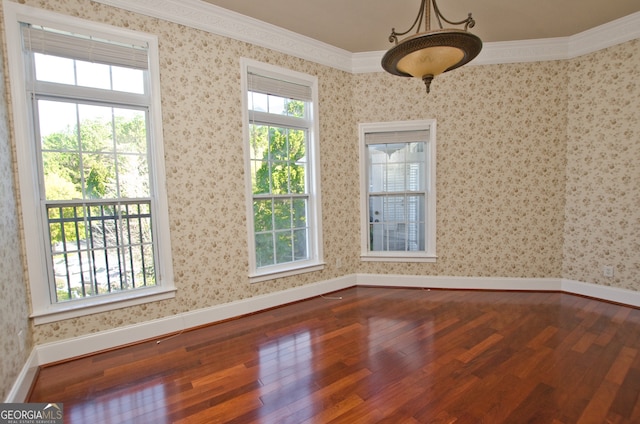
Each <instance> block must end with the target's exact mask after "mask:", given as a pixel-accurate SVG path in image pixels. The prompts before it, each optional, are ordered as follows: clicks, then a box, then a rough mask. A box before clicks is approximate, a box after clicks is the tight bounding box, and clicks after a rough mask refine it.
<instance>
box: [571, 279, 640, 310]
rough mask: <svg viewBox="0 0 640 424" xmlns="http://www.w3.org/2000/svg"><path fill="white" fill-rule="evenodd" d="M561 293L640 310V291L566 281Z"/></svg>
mask: <svg viewBox="0 0 640 424" xmlns="http://www.w3.org/2000/svg"><path fill="white" fill-rule="evenodd" d="M561 291H563V292H565V293H572V294H577V295H581V296H587V297H593V298H595V299H600V300H605V301H607V302H615V303H620V304H622V305H628V306H633V307H636V308H640V292H639V291H633V290H626V289H621V288H618V287H610V286H602V285H600V284H590V283H583V282H581V281H575V280H566V279H563V280H562V282H561Z"/></svg>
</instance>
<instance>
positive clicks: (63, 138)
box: [38, 100, 78, 150]
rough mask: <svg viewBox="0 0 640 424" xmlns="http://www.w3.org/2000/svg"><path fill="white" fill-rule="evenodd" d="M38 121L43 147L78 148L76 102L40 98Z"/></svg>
mask: <svg viewBox="0 0 640 424" xmlns="http://www.w3.org/2000/svg"><path fill="white" fill-rule="evenodd" d="M38 121H39V124H40V137H42V140H41V142H42V148H43V149H52V150H77V149H78V134H77V129H78V117H77V105H76V104H75V103H67V102H54V101H51V100H38Z"/></svg>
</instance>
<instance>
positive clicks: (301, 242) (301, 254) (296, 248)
mask: <svg viewBox="0 0 640 424" xmlns="http://www.w3.org/2000/svg"><path fill="white" fill-rule="evenodd" d="M308 258H309V255H308V247H307V230H306V229H303V230H295V231H294V232H293V260H295V261H298V260H303V259H308Z"/></svg>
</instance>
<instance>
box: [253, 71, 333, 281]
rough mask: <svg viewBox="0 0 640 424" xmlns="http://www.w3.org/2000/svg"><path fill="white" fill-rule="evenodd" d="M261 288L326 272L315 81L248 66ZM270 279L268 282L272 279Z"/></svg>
mask: <svg viewBox="0 0 640 424" xmlns="http://www.w3.org/2000/svg"><path fill="white" fill-rule="evenodd" d="M243 76H244V83H245V84H246V91H245V93H246V98H245V100H246V137H247V164H248V172H247V175H248V177H249V180H248V182H247V186H248V189H249V191H250V198H251V204H250V205H249V207H248V212H249V222H250V223H249V227H250V229H249V238H250V246H251V258H250V263H251V270H250V274H251V276H252V277H253V278H254V280H260V279H265V278H274V277H275V276H278V274H283V273H284V274H290V273H292V272H300V271H309V270H313V269H316V268H317V267H318V266H320V261H321V249H320V240H319V238H320V231H319V225H320V224H319V216H320V215H319V203H320V202H319V190H318V189H317V187H316V185H317V181H318V174H317V173H318V167H317V162H318V160H317V156H318V153H317V152H318V150H317V147H316V143H317V118H316V117H317V111H316V109H317V107H316V104H317V103H316V102H315V101H314V99H315V96H316V94H315V87H316V84H317V83H316V81H315V78H313V77H310V76H307V75H303V74H298V73H294V72H291V71H286V70H283V69H280V68H275V67H272V66H267V65H265V64H261V63H257V62H253V61H248V60H243ZM267 276H268V277H267Z"/></svg>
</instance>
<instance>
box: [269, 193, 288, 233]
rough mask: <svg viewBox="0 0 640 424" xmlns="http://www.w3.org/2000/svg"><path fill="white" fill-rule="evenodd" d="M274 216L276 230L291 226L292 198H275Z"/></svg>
mask: <svg viewBox="0 0 640 424" xmlns="http://www.w3.org/2000/svg"><path fill="white" fill-rule="evenodd" d="M273 216H274V219H273V222H274V224H275V229H276V230H283V229H289V228H291V199H277V200H274V201H273Z"/></svg>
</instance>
